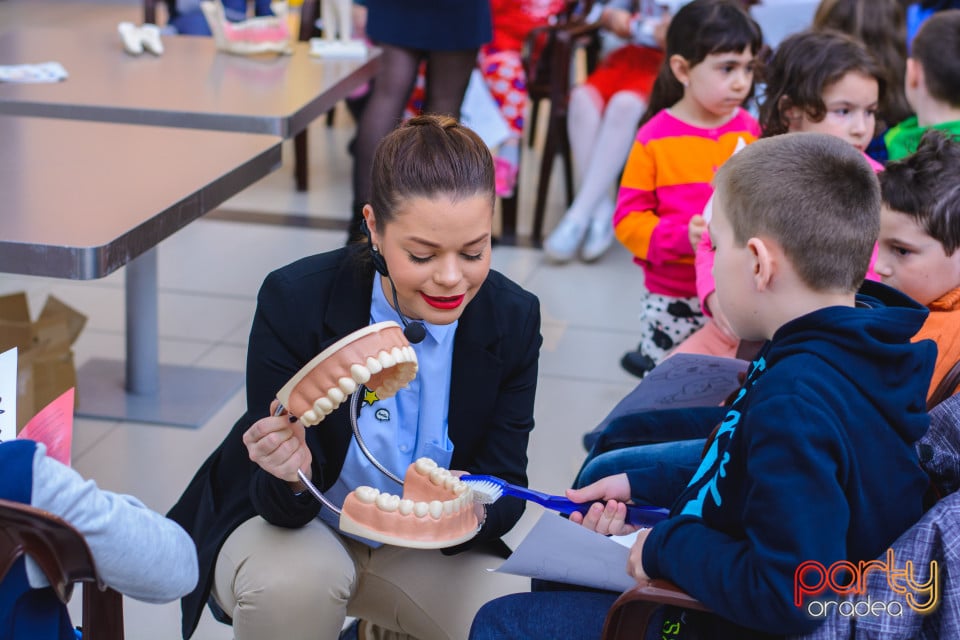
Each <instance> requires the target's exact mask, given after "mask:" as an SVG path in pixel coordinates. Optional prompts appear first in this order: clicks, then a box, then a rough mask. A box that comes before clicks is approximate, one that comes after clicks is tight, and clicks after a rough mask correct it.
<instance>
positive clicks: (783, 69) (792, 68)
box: [760, 30, 886, 138]
mask: <svg viewBox="0 0 960 640" xmlns="http://www.w3.org/2000/svg"><path fill="white" fill-rule="evenodd" d="M850 72H857V73H861V74H863V75H865V76H870V77H872V78H876V80H877V84H878V87H879V94H878V95H879V97H880V99H881V100H882V99H883V95H884V90H885V88H886V75H885V74H884V72H883V70H882V69H881V68H880V66H879V65H878V64H877V61H876V60H875V59H874V57H873V56H872V55H870V52H869V51H867V48H866V47H865V46H864V45H863V43H862V42H860V41H859V40H857V39H855V38H853V37H852V36H849V35H847V34H845V33H840V32H839V31H830V30H824V31H814V30H807V31H801V32H799V33H795V34H793V35H791V36H789V37H787V38H786V39H785V40H784V41H783V42H781V43H780V46H779V47H777V51H776V52H775V53H774V54H773V58H772V59H771V60H770V62H769V63H768V64H767V66H766V68H765V73H764V79H765V80H766V87H765V89H764V96H763V101H762V102H761V103H760V127H761V128H762V129H763V137H765V138H766V137H770V136H776V135H780V134H781V133H786V132H787V131H788V130H789V122H787V118H786V117H785V116H784V113H785V112H786V111H787V110H788V109H790V108H792V107H797V108H800V109H803V110H804V111H805V112H806V114H807V116H808V117H809V118H810V119H811V120H813V121H814V122H819V121H821V120H823V119H824V117H826V115H827V106H826V105H825V104H824V103H823V92H824V90H826V88H827V87H829V86H830V85H832V84H833V83H835V82H838V81H839V80H840V79H841V78H843V76H845V75H846V74H848V73H850Z"/></svg>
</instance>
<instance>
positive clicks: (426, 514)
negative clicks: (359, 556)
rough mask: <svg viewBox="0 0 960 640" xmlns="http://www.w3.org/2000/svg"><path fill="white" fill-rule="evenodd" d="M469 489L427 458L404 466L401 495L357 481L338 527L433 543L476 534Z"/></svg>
mask: <svg viewBox="0 0 960 640" xmlns="http://www.w3.org/2000/svg"><path fill="white" fill-rule="evenodd" d="M477 511H478V510H477V507H475V505H474V499H473V490H472V489H470V488H469V487H468V486H467V484H466V483H464V482H460V480H459V479H458V478H457V477H456V476H454V475H453V474H452V473H450V472H449V471H448V470H446V469H444V468H443V467H439V466H437V463H436V462H434V461H433V460H431V459H430V458H420V459H418V460H417V461H416V462H414V463H413V464H411V465H410V466H409V467H408V468H407V475H406V476H404V479H403V496H402V497H401V496H397V495H393V494H389V493H385V492H380V491H379V490H377V489H374V488H373V487H357V488H356V489H355V490H353V491H351V492H350V493H349V494H348V495H347V498H346V500H344V502H343V512H342V513H341V514H340V529H341V530H342V531H344V532H346V533H352V534H355V535H359V536H363V537H364V538H369V539H371V540H376V541H378V542H383V543H385V544H393V545H397V546H401V547H412V548H415V549H437V548H441V547H450V546H453V545H456V544H460V543H461V542H466V541H467V540H469V539H470V538H472V537H473V536H475V535H477V531H478V530H479V528H480V521H479V518H478V517H477Z"/></svg>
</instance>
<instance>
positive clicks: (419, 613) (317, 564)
mask: <svg viewBox="0 0 960 640" xmlns="http://www.w3.org/2000/svg"><path fill="white" fill-rule="evenodd" d="M501 562H502V560H501V559H500V558H499V557H496V556H494V555H487V554H483V553H480V552H475V551H467V552H465V553H460V554H457V555H454V556H445V555H443V554H442V553H441V552H440V551H439V550H419V549H406V548H401V547H394V546H389V545H384V546H382V547H379V548H377V549H371V548H370V547H368V546H366V545H364V544H362V543H360V542H357V541H355V540H352V539H350V538H347V537H344V536H341V535H340V534H339V533H337V532H336V531H334V530H333V529H331V528H330V527H328V526H327V525H326V524H324V523H323V522H321V521H320V520H316V519H315V520H313V521H311V522H310V523H309V524H308V525H307V526H305V527H303V528H300V529H284V528H281V527H275V526H273V525H270V524H268V523H267V522H266V521H265V520H263V519H262V518H260V517H255V518H252V519H250V520H248V521H246V522H245V523H243V524H242V525H240V526H239V527H238V528H237V529H236V530H235V531H234V532H233V533H232V534H230V536H229V537H228V538H227V540H226V542H225V543H224V545H223V548H222V549H221V550H220V555H219V556H218V557H217V563H216V569H215V572H214V583H213V591H212V594H213V597H214V598H215V599H216V601H217V603H218V604H219V605H220V607H221V608H222V609H223V610H224V611H225V612H227V614H228V615H230V616H231V617H232V618H233V632H234V637H235V638H236V639H237V640H261V639H262V640H267V639H274V638H278V639H279V638H282V639H283V640H301V639H302V640H335V639H336V638H337V636H338V635H339V633H340V629H341V627H342V626H343V621H344V618H345V617H346V616H348V615H350V616H355V617H358V618H362V619H364V620H367V621H369V622H372V623H374V625H376V626H378V627H380V628H381V629H380V630H378V631H377V637H378V638H383V637H385V636H390V637H392V638H396V639H399V638H404V637H407V636H412V637H414V638H417V639H419V640H447V639H454V638H466V637H467V635H468V633H469V631H470V623H471V622H472V621H473V616H474V615H475V614H476V612H477V610H478V609H479V608H480V607H481V606H482V605H483V604H484V603H486V602H488V601H489V600H492V599H494V598H497V597H499V596H502V595H506V594H508V593H516V592H519V591H528V590H529V588H530V581H529V579H528V578H522V577H519V576H512V575H507V574H500V573H490V572H488V571H487V570H486V569H487V568H492V567H498V566H499V565H500V563H501ZM383 631H393V632H397V633H392V634H391V633H387V634H384V633H382V632H383Z"/></svg>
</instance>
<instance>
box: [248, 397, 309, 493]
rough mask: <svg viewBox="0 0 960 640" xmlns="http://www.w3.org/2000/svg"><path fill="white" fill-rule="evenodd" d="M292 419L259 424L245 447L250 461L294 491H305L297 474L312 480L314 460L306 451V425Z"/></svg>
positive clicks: (266, 420) (277, 418) (264, 420)
mask: <svg viewBox="0 0 960 640" xmlns="http://www.w3.org/2000/svg"><path fill="white" fill-rule="evenodd" d="M271 409H272V407H271ZM271 413H273V411H271ZM290 419H291V416H290V415H289V414H284V415H280V416H274V415H270V416H267V417H266V418H261V419H259V420H257V421H256V422H254V423H253V426H251V427H250V428H249V429H247V431H246V432H245V433H244V434H243V444H245V445H246V447H247V453H248V454H249V455H250V459H251V460H253V461H254V462H255V463H257V465H259V466H260V468H262V469H263V470H264V471H266V472H267V473H269V474H270V475H272V476H275V477H277V478H280V479H281V480H286V481H287V483H289V484H290V487H291V489H293V490H294V491H302V490H304V489H305V488H306V487H304V486H303V484H302V483H301V482H300V478H299V477H298V476H297V471H298V470H302V471H303V472H304V474H306V476H307V478H311V476H312V472H311V466H310V465H311V462H313V456H312V455H311V453H310V449H309V447H307V442H306V431H305V429H304V426H303V424H302V423H301V422H300V421H299V420H295V421H293V422H291V421H290Z"/></svg>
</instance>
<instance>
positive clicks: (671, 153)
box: [613, 0, 762, 376]
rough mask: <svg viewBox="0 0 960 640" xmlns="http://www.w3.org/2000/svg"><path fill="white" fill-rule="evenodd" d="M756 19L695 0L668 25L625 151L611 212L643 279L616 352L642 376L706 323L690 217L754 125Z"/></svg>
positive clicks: (753, 133) (755, 131)
mask: <svg viewBox="0 0 960 640" xmlns="http://www.w3.org/2000/svg"><path fill="white" fill-rule="evenodd" d="M761 44H762V35H761V33H760V27H759V26H757V24H756V22H754V21H753V20H752V19H751V18H750V16H749V15H748V14H747V13H746V11H744V10H743V9H742V8H741V6H740V5H739V4H738V3H736V2H732V1H729V0H694V2H691V3H690V4H688V5H686V6H684V7H683V8H681V9H680V10H679V11H678V12H677V14H676V15H675V16H674V17H673V20H672V21H671V22H670V27H669V29H668V30H667V39H666V55H665V59H664V64H663V66H662V67H661V69H660V73H659V75H658V76H657V80H656V82H655V83H654V87H653V92H652V94H651V96H650V106H649V107H648V109H647V111H646V113H645V114H644V117H643V119H642V120H641V126H640V130H639V131H638V132H637V136H636V139H635V141H634V143H633V147H632V149H631V151H630V156H629V157H628V159H627V165H626V168H625V169H624V172H623V177H622V179H621V182H620V191H619V194H618V197H617V208H616V211H615V213H614V217H613V225H614V233H615V234H616V237H617V239H618V240H619V241H620V242H621V243H622V244H623V245H624V246H625V247H627V248H628V249H629V250H630V251H631V253H633V255H634V262H636V263H637V264H638V265H639V266H640V267H641V268H642V269H643V273H644V285H645V287H646V289H647V293H646V294H645V299H644V301H643V306H642V310H641V313H640V320H641V327H640V334H641V340H640V346H639V348H638V349H637V351H632V352H629V353H627V354H626V355H625V356H624V357H623V359H622V360H621V364H622V365H623V367H624V368H625V369H627V370H628V371H630V372H631V373H633V374H634V375H637V376H643V375H644V374H645V373H646V372H647V371H649V370H650V369H652V368H653V367H654V366H655V365H656V364H657V363H658V362H659V361H660V360H661V359H663V358H664V357H665V355H666V354H667V352H668V351H669V350H670V349H671V348H672V347H674V346H675V345H676V344H679V343H680V342H681V341H682V340H683V339H685V338H686V337H687V336H689V335H690V334H691V333H693V332H694V331H696V330H697V329H698V328H699V327H700V326H701V324H702V323H703V315H702V313H701V312H700V304H699V302H698V300H697V291H696V276H695V271H694V260H693V258H694V253H693V247H692V246H691V244H690V240H689V235H688V224H689V222H690V219H691V218H692V217H693V216H694V215H696V214H699V213H700V212H701V211H703V207H704V205H705V204H706V202H707V199H708V198H709V197H710V194H711V193H712V191H713V190H712V187H711V186H710V183H711V181H712V179H713V174H714V173H715V172H716V170H717V168H718V167H719V166H720V165H722V164H723V163H724V162H725V161H726V160H727V158H729V157H730V155H731V154H732V153H733V152H734V150H735V149H736V148H737V147H738V146H740V145H743V144H747V143H750V142H752V141H753V140H755V139H756V138H757V137H758V136H759V134H760V127H759V126H758V125H757V123H756V121H755V120H754V119H753V118H752V117H751V116H750V115H749V114H747V112H746V111H744V110H743V109H742V108H741V104H742V103H743V101H744V100H745V99H746V98H747V97H748V96H749V95H750V93H751V92H752V90H753V69H754V58H755V56H756V54H757V51H758V50H759V49H760V46H761Z"/></svg>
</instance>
